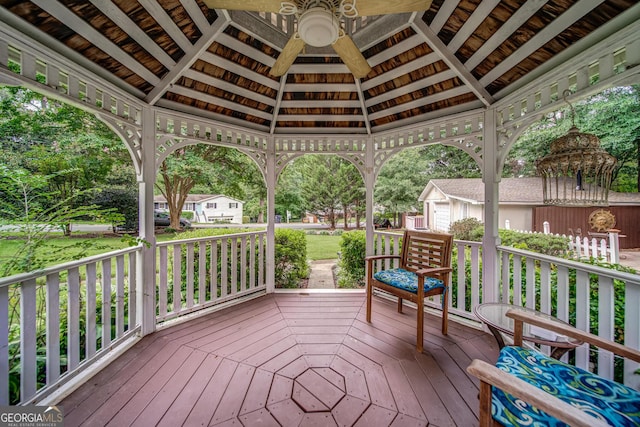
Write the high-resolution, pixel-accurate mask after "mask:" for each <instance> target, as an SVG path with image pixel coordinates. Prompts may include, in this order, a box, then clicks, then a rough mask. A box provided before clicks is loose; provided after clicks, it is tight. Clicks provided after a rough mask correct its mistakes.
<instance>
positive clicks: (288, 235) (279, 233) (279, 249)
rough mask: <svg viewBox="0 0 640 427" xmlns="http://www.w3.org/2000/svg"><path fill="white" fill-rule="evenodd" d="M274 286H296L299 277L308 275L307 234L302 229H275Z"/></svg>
mask: <svg viewBox="0 0 640 427" xmlns="http://www.w3.org/2000/svg"><path fill="white" fill-rule="evenodd" d="M275 242H276V255H275V283H276V287H281V288H296V287H298V283H299V281H300V279H302V278H305V277H308V275H309V266H308V265H307V236H306V235H305V233H304V231H303V230H292V229H288V228H278V229H276V231H275Z"/></svg>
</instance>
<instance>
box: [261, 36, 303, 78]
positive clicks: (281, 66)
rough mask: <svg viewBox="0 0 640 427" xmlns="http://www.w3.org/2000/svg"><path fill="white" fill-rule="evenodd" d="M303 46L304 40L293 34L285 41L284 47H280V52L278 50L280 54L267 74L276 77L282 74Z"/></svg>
mask: <svg viewBox="0 0 640 427" xmlns="http://www.w3.org/2000/svg"><path fill="white" fill-rule="evenodd" d="M303 48H304V41H302V39H301V38H300V37H298V34H297V33H296V34H294V35H293V37H291V38H290V39H289V41H288V42H287V44H286V45H285V47H284V49H282V52H280V56H278V59H276V63H275V64H273V67H271V71H269V74H271V75H272V76H276V77H280V76H282V75H284V74H285V73H286V72H287V71H288V70H289V67H291V64H293V61H295V60H296V58H297V56H298V54H299V53H300V52H302V49H303Z"/></svg>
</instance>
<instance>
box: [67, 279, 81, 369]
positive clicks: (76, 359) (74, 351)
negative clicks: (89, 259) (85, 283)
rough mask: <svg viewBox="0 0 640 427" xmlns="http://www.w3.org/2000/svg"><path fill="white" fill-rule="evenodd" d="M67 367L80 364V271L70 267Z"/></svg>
mask: <svg viewBox="0 0 640 427" xmlns="http://www.w3.org/2000/svg"><path fill="white" fill-rule="evenodd" d="M67 295H68V297H67V369H68V370H69V371H73V370H74V369H76V368H77V367H78V365H79V364H80V271H79V270H78V268H77V267H75V268H71V269H69V272H68V278H67Z"/></svg>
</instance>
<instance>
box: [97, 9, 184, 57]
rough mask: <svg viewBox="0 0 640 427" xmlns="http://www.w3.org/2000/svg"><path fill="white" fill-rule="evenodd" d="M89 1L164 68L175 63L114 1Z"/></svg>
mask: <svg viewBox="0 0 640 427" xmlns="http://www.w3.org/2000/svg"><path fill="white" fill-rule="evenodd" d="M90 1H91V3H92V4H93V5H94V6H95V7H96V9H98V10H100V12H102V13H104V15H105V16H107V17H109V19H111V20H112V21H113V22H114V23H115V24H116V25H117V26H118V27H120V28H121V29H122V31H125V32H126V33H127V34H128V35H129V36H130V37H131V38H132V39H134V40H135V41H136V43H138V44H139V45H140V46H142V48H143V49H144V50H146V51H147V52H149V54H151V55H152V56H153V57H154V58H155V59H157V60H158V61H159V62H160V63H161V64H162V65H164V66H165V67H166V68H169V69H170V68H171V67H173V66H174V65H176V61H174V60H173V58H171V57H170V56H169V55H168V54H167V53H166V52H165V51H164V49H162V48H161V47H160V46H158V43H156V42H155V41H153V40H152V39H151V37H149V36H148V35H147V33H146V32H144V31H142V28H140V27H139V26H138V25H137V24H136V23H135V22H133V21H132V20H131V18H129V17H128V16H127V15H126V14H125V13H124V12H123V11H122V9H120V8H119V7H118V6H116V5H115V4H114V3H111V2H107V1H104V0H90Z"/></svg>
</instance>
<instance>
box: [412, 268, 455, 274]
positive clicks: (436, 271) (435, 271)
mask: <svg viewBox="0 0 640 427" xmlns="http://www.w3.org/2000/svg"><path fill="white" fill-rule="evenodd" d="M452 271H453V268H451V267H433V268H421V269H420V270H418V271H416V274H417V275H418V276H428V275H431V274H436V275H438V274H442V273H451V272H452Z"/></svg>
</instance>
